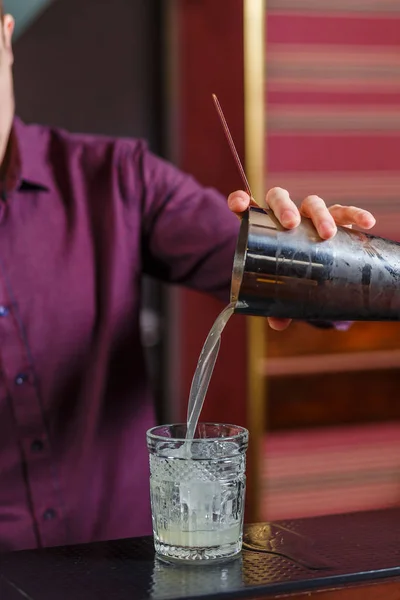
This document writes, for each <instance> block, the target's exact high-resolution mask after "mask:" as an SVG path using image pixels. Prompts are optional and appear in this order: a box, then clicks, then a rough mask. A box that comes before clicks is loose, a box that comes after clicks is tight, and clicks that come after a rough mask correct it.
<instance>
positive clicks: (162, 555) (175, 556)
mask: <svg viewBox="0 0 400 600" xmlns="http://www.w3.org/2000/svg"><path fill="white" fill-rule="evenodd" d="M154 547H155V550H156V553H157V557H158V558H159V559H160V560H163V561H164V562H170V563H175V564H176V563H179V564H182V563H186V564H190V565H197V564H205V563H213V564H215V563H216V562H225V561H227V560H231V559H232V558H235V557H237V556H238V554H240V552H241V550H242V542H241V540H239V541H237V542H231V543H228V544H223V545H219V546H201V547H196V546H192V547H187V546H172V545H171V544H165V543H162V542H159V541H157V540H156V539H155V540H154Z"/></svg>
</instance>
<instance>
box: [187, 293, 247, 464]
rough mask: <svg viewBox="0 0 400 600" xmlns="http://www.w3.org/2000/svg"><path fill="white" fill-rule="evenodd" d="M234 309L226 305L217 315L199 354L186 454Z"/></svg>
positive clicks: (188, 423) (191, 402)
mask: <svg viewBox="0 0 400 600" xmlns="http://www.w3.org/2000/svg"><path fill="white" fill-rule="evenodd" d="M234 308H235V305H234V304H228V306H226V307H225V308H224V310H223V311H222V312H221V313H220V314H219V315H218V317H217V318H216V320H215V322H214V324H213V326H212V328H211V330H210V333H209V334H208V336H207V339H206V341H205V343H204V346H203V348H202V351H201V353H200V357H199V360H198V363H197V367H196V370H195V373H194V376H193V380H192V385H191V388H190V393H189V403H188V411H187V429H186V442H185V444H184V446H185V447H186V448H185V450H186V453H189V452H190V440H192V439H193V438H194V435H195V432H196V428H197V423H198V421H199V417H200V413H201V410H202V408H203V404H204V399H205V397H206V394H207V390H208V386H209V384H210V380H211V376H212V374H213V371H214V366H215V361H216V360H217V356H218V352H219V348H220V345H221V334H222V332H223V330H224V328H225V326H226V324H227V322H228V321H229V319H230V317H231V316H232V315H233V312H234Z"/></svg>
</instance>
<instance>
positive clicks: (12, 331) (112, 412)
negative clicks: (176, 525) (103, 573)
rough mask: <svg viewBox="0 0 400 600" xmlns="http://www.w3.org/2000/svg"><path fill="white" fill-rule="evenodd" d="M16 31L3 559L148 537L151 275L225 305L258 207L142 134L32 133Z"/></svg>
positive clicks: (315, 207) (318, 211) (1, 248)
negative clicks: (18, 103) (156, 150)
mask: <svg viewBox="0 0 400 600" xmlns="http://www.w3.org/2000/svg"><path fill="white" fill-rule="evenodd" d="M0 1H1V0H0ZM13 29H14V20H13V18H12V16H10V15H4V14H3V13H2V14H1V32H0V165H1V168H0V171H1V179H0V340H1V345H0V354H1V355H0V358H1V373H0V550H2V551H4V550H17V549H23V548H35V547H44V546H52V545H64V544H71V543H79V542H90V541H93V540H103V539H111V538H120V537H129V536H139V535H144V534H149V533H150V532H151V520H150V503H149V496H148V458H147V450H146V445H145V432H146V430H147V429H148V428H149V427H151V426H152V425H154V407H153V399H152V396H151V391H150V386H149V381H148V377H147V373H146V369H145V358H144V352H143V348H142V345H141V341H140V328H139V309H140V297H141V293H140V288H141V282H142V277H143V275H144V274H147V275H151V276H153V277H156V278H158V279H160V280H162V281H164V282H171V283H174V284H182V285H185V286H188V287H190V288H193V289H197V290H201V291H203V292H207V293H209V294H213V295H214V296H216V297H218V298H220V299H222V300H224V301H225V302H227V301H228V299H229V287H230V278H231V268H232V261H233V254H234V248H235V244H236V238H237V234H238V228H239V219H238V218H237V216H236V215H240V213H241V212H242V211H244V210H246V208H247V207H248V204H249V197H248V196H247V195H246V194H245V193H244V192H242V191H237V192H234V193H232V194H231V195H230V196H229V198H228V202H226V199H225V198H224V197H223V196H221V195H220V194H219V193H218V192H217V191H215V190H212V189H207V188H204V187H202V186H201V185H200V184H199V183H198V182H197V181H195V180H194V179H193V178H192V177H190V176H189V175H186V174H184V173H182V172H180V171H179V170H178V169H176V168H175V167H174V166H172V165H170V164H168V163H167V162H165V161H164V160H161V159H160V158H157V157H156V156H154V155H153V154H152V153H151V152H149V151H148V149H147V147H146V145H145V144H144V143H143V142H142V141H139V140H135V139H128V140H126V139H111V138H104V137H103V138H100V137H94V136H89V135H73V134H70V133H68V132H66V131H63V130H60V129H54V128H50V127H46V126H38V125H26V124H24V123H23V122H22V121H20V120H19V119H18V118H17V117H16V116H15V114H14V93H13V79H12V64H13V51H12V45H11V40H12V34H13ZM27 93H29V90H27ZM266 201H267V204H268V206H269V207H270V208H271V209H272V210H273V211H274V213H275V215H276V217H277V218H278V219H279V221H280V222H281V223H282V225H283V226H285V227H287V228H294V227H296V226H297V225H298V224H299V223H300V219H301V216H300V215H305V216H308V217H310V218H311V219H312V220H313V222H314V224H315V226H316V228H317V229H318V232H319V234H320V236H321V237H322V238H330V237H332V236H334V235H335V232H336V224H340V225H351V224H356V225H358V226H359V227H363V228H367V229H368V228H370V227H372V226H373V224H374V222H375V221H374V218H373V217H372V215H371V214H370V213H368V212H367V211H364V210H361V209H357V208H353V207H350V208H349V207H341V206H337V205H336V206H333V207H330V208H327V207H326V205H325V203H324V202H323V200H321V198H318V197H317V196H309V197H308V198H306V199H305V200H304V202H303V204H302V206H301V208H300V211H299V210H298V209H297V208H296V206H295V204H294V203H293V202H292V201H291V199H290V197H289V194H288V192H287V191H285V190H283V189H279V188H274V189H272V190H270V191H269V192H268V194H267V198H266ZM235 213H236V215H235ZM210 214H212V215H213V218H212V219H211V218H210ZM270 324H271V326H272V327H274V328H275V329H283V328H284V327H286V326H287V325H288V321H282V320H277V319H270Z"/></svg>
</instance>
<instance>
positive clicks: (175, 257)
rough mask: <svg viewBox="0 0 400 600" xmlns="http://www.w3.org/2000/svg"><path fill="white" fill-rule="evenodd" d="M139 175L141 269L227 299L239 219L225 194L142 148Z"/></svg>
mask: <svg viewBox="0 0 400 600" xmlns="http://www.w3.org/2000/svg"><path fill="white" fill-rule="evenodd" d="M216 168H217V167H216ZM141 176H142V180H143V185H144V188H143V191H144V195H143V208H142V253H143V270H144V272H145V273H146V274H148V275H151V276H153V277H156V278H158V279H161V280H163V281H167V282H171V283H176V284H183V285H185V286H187V287H190V288H192V289H195V290H200V291H204V292H208V293H210V294H213V295H214V296H216V297H218V298H220V299H221V300H223V301H225V302H228V301H229V296H230V283H231V274H232V267H233V258H234V253H235V247H236V241H237V236H238V233H239V227H240V220H239V219H238V218H237V217H236V216H235V215H234V214H232V212H231V211H230V210H229V208H228V206H227V201H226V198H225V197H224V196H223V195H221V194H220V193H219V192H217V191H216V190H215V189H212V188H207V187H203V186H201V185H200V184H199V183H198V182H197V181H196V180H195V179H194V178H193V177H191V176H189V175H186V174H184V173H182V172H181V171H180V170H179V169H177V168H176V167H174V166H173V165H171V164H169V163H168V162H166V161H164V160H163V159H161V158H158V157H156V156H155V155H153V154H152V153H151V152H149V151H148V150H147V149H146V148H144V149H143V154H142V161H141Z"/></svg>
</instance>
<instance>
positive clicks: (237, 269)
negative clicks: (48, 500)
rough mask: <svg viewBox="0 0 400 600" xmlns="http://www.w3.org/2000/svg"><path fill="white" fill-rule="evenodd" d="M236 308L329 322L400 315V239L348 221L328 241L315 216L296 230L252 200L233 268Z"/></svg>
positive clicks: (249, 312) (395, 318) (393, 318)
mask: <svg viewBox="0 0 400 600" xmlns="http://www.w3.org/2000/svg"><path fill="white" fill-rule="evenodd" d="M231 302H234V303H235V305H236V306H235V312H236V313H242V314H246V315H253V316H268V317H287V318H293V319H301V320H324V321H327V320H329V321H399V320H400V244H398V243H397V242H393V241H390V240H385V239H383V238H379V237H376V236H372V235H368V234H366V233H361V232H359V231H355V230H352V229H348V228H346V227H338V232H337V234H336V236H335V237H334V238H332V239H330V240H322V239H321V238H320V237H319V236H318V233H317V231H316V229H315V227H314V225H313V224H312V221H311V220H310V219H305V218H303V219H302V222H301V224H300V225H299V226H298V227H296V228H295V229H292V230H286V229H284V228H283V227H282V226H281V225H280V224H279V222H278V221H277V219H276V218H275V217H274V215H273V214H272V213H271V212H269V211H265V210H263V209H261V208H256V207H250V208H249V210H248V211H246V213H245V214H244V216H243V218H242V224H241V227H240V232H239V237H238V242H237V247H236V252H235V258H234V266H233V272H232V285H231Z"/></svg>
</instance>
